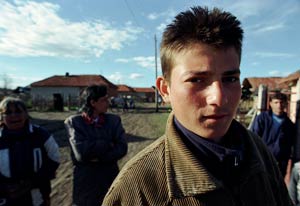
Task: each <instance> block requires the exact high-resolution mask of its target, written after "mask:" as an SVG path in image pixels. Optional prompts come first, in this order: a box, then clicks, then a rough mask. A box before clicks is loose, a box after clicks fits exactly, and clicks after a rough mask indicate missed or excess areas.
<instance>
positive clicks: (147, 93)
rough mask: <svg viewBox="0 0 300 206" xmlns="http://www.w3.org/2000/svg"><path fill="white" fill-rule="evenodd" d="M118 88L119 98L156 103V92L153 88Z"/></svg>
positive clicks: (123, 86)
mask: <svg viewBox="0 0 300 206" xmlns="http://www.w3.org/2000/svg"><path fill="white" fill-rule="evenodd" d="M117 86H118V97H122V98H127V99H130V98H132V99H135V100H137V101H142V102H154V101H155V90H154V89H153V88H152V87H130V86H127V85H124V84H119V85H117Z"/></svg>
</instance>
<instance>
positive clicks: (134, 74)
mask: <svg viewBox="0 0 300 206" xmlns="http://www.w3.org/2000/svg"><path fill="white" fill-rule="evenodd" d="M143 77H144V75H142V74H138V73H132V74H130V76H129V79H141V78H143Z"/></svg>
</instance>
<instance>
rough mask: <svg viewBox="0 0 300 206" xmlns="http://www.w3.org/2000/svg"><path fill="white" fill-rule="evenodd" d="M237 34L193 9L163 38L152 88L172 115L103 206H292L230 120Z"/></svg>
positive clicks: (272, 170)
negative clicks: (160, 67)
mask: <svg viewBox="0 0 300 206" xmlns="http://www.w3.org/2000/svg"><path fill="white" fill-rule="evenodd" d="M242 37H243V30H242V29H241V27H240V22H239V21H238V20H237V19H236V17H234V16H232V15H231V14H230V13H227V12H223V11H221V10H219V9H213V10H208V9H207V8H201V7H194V8H192V9H191V10H188V11H186V12H183V13H180V14H179V15H177V16H176V17H175V20H174V21H173V23H172V24H170V25H168V26H167V28H166V30H165V31H164V33H163V38H162V43H161V49H160V53H161V63H162V70H163V71H162V72H163V76H161V77H159V78H158V79H157V81H156V85H157V88H158V89H159V91H160V94H161V96H162V97H163V99H164V101H165V102H168V103H170V104H171V106H172V109H173V112H172V113H171V114H170V116H169V119H168V121H167V125H166V131H165V134H164V135H163V136H162V137H161V138H159V139H158V140H157V141H155V142H154V143H153V144H152V145H150V146H149V147H147V148H146V149H145V150H143V151H142V152H140V153H139V154H138V155H137V156H136V157H134V158H133V159H132V160H130V162H128V163H127V164H126V165H125V166H124V168H123V169H122V171H121V173H120V174H119V176H118V177H117V178H116V180H115V181H114V183H113V185H112V187H111V188H110V190H109V192H108V193H107V194H106V198H105V200H104V202H103V205H104V206H112V205H123V206H129V205H134V206H137V205H139V206H142V205H155V206H160V205H176V206H180V205H189V206H198V205H199V206H200V205H222V206H229V205H230V206H232V205H248V206H250V205H251V206H253V205H256V206H265V205H282V206H287V205H292V204H291V201H290V199H289V196H288V192H287V189H286V187H285V185H284V182H283V179H282V177H281V175H280V172H279V170H278V167H277V165H276V161H275V160H274V158H273V156H272V155H271V154H270V152H269V151H268V149H267V148H266V146H265V145H264V144H263V142H262V141H261V140H260V138H259V137H257V136H256V135H254V134H253V133H251V132H249V131H247V130H246V129H245V128H244V127H242V126H241V125H240V124H239V123H238V122H237V121H235V120H233V117H234V115H235V112H236V109H237V107H238V103H239V100H240V97H241V86H240V82H239V78H240V69H239V68H240V59H241V47H242Z"/></svg>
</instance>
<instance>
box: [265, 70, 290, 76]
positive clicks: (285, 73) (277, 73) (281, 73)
mask: <svg viewBox="0 0 300 206" xmlns="http://www.w3.org/2000/svg"><path fill="white" fill-rule="evenodd" d="M268 73H269V75H270V76H277V77H281V76H284V77H285V76H287V75H289V74H290V73H291V72H282V71H278V70H273V71H269V72H268Z"/></svg>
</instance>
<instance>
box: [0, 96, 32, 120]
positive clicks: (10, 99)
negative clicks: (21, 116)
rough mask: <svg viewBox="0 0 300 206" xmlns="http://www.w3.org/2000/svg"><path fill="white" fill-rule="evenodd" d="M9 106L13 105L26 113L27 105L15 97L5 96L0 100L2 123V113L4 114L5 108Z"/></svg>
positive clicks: (1, 118) (0, 118)
mask: <svg viewBox="0 0 300 206" xmlns="http://www.w3.org/2000/svg"><path fill="white" fill-rule="evenodd" d="M10 106H14V107H16V108H17V109H19V110H21V111H23V112H25V113H26V114H28V111H27V107H26V105H25V103H24V102H23V101H22V100H21V99H19V98H16V97H5V98H4V99H3V100H2V101H1V102H0V114H1V117H0V122H1V123H2V121H3V114H5V113H6V112H7V110H8V109H9V107H10Z"/></svg>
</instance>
